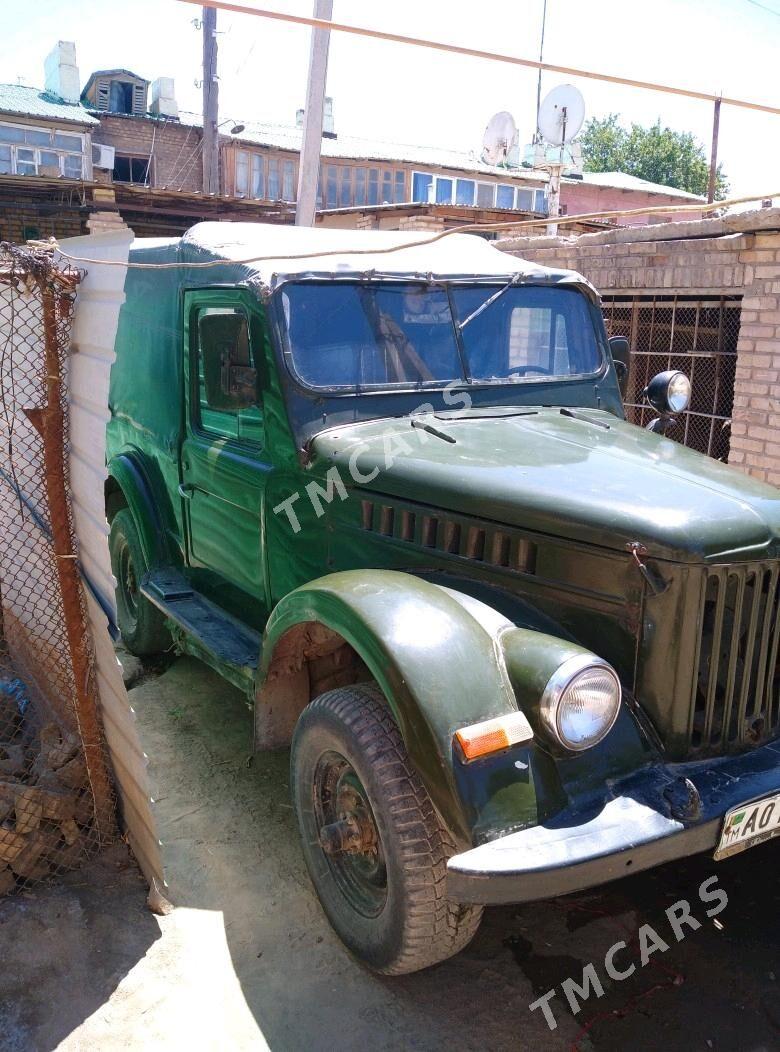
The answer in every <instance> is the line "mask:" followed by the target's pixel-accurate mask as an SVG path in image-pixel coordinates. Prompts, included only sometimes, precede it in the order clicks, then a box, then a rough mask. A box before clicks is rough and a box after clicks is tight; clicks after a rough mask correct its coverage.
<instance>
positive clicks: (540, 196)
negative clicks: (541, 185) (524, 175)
mask: <svg viewBox="0 0 780 1052" xmlns="http://www.w3.org/2000/svg"><path fill="white" fill-rule="evenodd" d="M534 212H541V213H542V215H547V194H546V193H545V192H544V190H534Z"/></svg>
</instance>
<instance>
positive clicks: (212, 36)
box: [202, 7, 219, 194]
mask: <svg viewBox="0 0 780 1052" xmlns="http://www.w3.org/2000/svg"><path fill="white" fill-rule="evenodd" d="M202 28H203V193H204V194H218V193H219V130H218V127H217V125H218V122H219V81H218V80H217V10H216V8H214V7H204V8H203V20H202Z"/></svg>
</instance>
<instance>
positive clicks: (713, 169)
mask: <svg viewBox="0 0 780 1052" xmlns="http://www.w3.org/2000/svg"><path fill="white" fill-rule="evenodd" d="M719 129H720V99H715V112H714V115H713V118H712V153H711V154H710V182H709V186H708V187H707V200H708V201H709V202H710V204H712V202H713V201H714V200H715V180H716V178H717V175H718V131H719Z"/></svg>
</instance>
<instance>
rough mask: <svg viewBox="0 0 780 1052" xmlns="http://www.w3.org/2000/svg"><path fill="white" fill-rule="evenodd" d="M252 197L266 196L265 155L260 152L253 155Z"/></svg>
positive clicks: (260, 197) (259, 198)
mask: <svg viewBox="0 0 780 1052" xmlns="http://www.w3.org/2000/svg"><path fill="white" fill-rule="evenodd" d="M251 156H252V185H251V193H252V197H254V198H256V199H258V200H261V199H262V198H264V197H265V157H263V156H261V155H260V154H259V153H253V154H252V155H251Z"/></svg>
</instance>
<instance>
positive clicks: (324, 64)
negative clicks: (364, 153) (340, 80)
mask: <svg viewBox="0 0 780 1052" xmlns="http://www.w3.org/2000/svg"><path fill="white" fill-rule="evenodd" d="M314 17H315V18H322V19H325V20H327V21H328V22H329V21H330V20H331V19H332V18H333V0H314ZM329 46H330V30H329V29H317V28H312V31H311V50H310V52H309V83H308V87H307V89H306V108H305V110H304V111H303V139H302V142H301V155H300V159H299V164H298V203H297V205H296V207H295V224H296V226H314V217H315V214H316V211H317V181H318V177H319V171H320V150H321V147H322V117H323V112H324V109H325V81H326V79H327V76H328V48H329Z"/></svg>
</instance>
